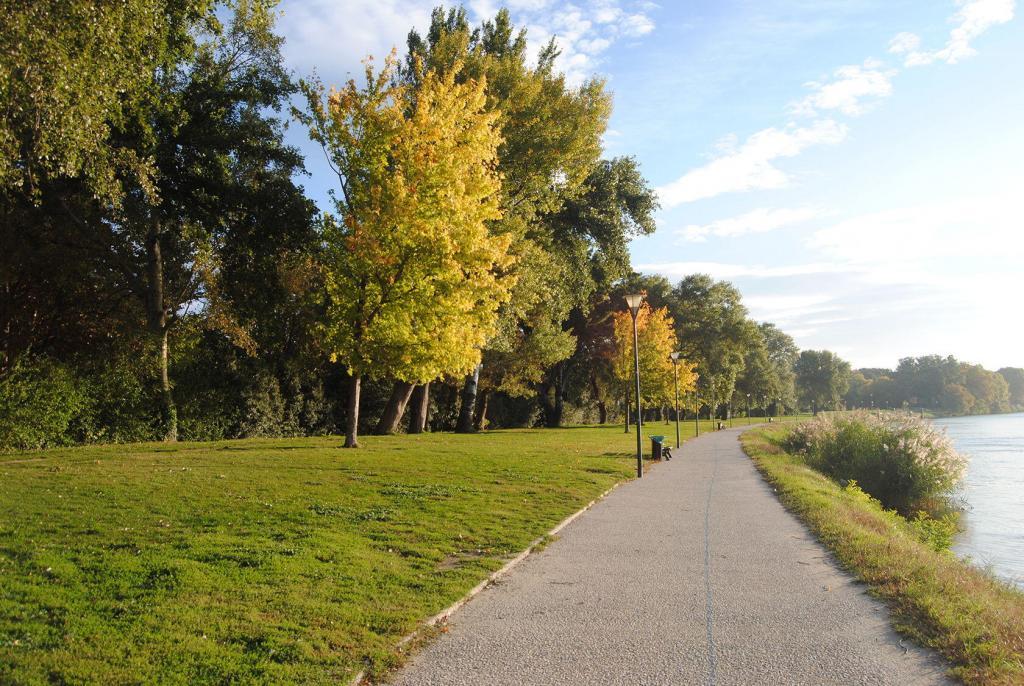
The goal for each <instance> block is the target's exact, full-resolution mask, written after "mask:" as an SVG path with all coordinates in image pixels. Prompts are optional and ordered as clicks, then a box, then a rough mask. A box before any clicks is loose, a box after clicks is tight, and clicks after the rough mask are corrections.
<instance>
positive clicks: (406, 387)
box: [373, 381, 413, 436]
mask: <svg viewBox="0 0 1024 686" xmlns="http://www.w3.org/2000/svg"><path fill="white" fill-rule="evenodd" d="M412 389H413V384H411V383H406V382H405V381H396V382H395V385H394V387H393V388H392V389H391V397H390V398H388V404H387V405H386V406H385V407H384V412H383V414H381V416H380V419H379V420H378V421H377V426H376V427H374V429H373V433H375V434H377V435H378V436H384V435H387V434H393V433H395V432H396V431H398V426H399V424H401V423H402V416H403V415H405V406H406V405H407V404H408V403H409V398H410V397H411V396H412Z"/></svg>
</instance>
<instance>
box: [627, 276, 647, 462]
mask: <svg viewBox="0 0 1024 686" xmlns="http://www.w3.org/2000/svg"><path fill="white" fill-rule="evenodd" d="M643 301H644V296H643V294H642V293H632V294H630V295H627V296H626V306H627V307H628V308H629V313H630V314H631V315H632V316H633V372H634V375H635V376H636V476H637V478H638V479H639V478H640V477H642V476H643V475H644V453H643V445H642V443H641V438H640V423H641V422H640V339H639V337H638V336H637V333H636V316H637V314H639V313H640V303H642V302H643Z"/></svg>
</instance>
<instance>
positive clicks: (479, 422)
mask: <svg viewBox="0 0 1024 686" xmlns="http://www.w3.org/2000/svg"><path fill="white" fill-rule="evenodd" d="M490 399H491V392H490V391H480V397H479V398H478V399H477V404H476V405H477V408H476V419H475V420H474V422H473V425H474V426H475V427H476V430H477V431H483V430H484V429H486V428H487V403H488V401H489V400H490Z"/></svg>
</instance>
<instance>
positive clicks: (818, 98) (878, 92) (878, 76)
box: [791, 60, 896, 117]
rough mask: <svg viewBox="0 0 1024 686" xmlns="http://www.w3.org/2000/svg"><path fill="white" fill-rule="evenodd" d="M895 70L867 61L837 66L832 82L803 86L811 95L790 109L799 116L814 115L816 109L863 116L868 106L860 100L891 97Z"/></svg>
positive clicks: (816, 111)
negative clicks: (809, 90) (860, 63)
mask: <svg viewBox="0 0 1024 686" xmlns="http://www.w3.org/2000/svg"><path fill="white" fill-rule="evenodd" d="M895 74H896V71H895V70H892V69H884V68H883V67H882V65H881V63H880V62H876V61H874V60H867V61H866V62H864V64H863V65H859V64H848V65H846V66H843V67H839V68H838V69H836V70H835V71H834V72H833V74H832V79H831V80H829V81H826V82H824V83H820V82H816V81H812V82H810V83H808V84H806V85H807V87H808V88H810V89H811V90H812V91H813V92H812V93H811V94H810V95H808V96H806V97H805V98H803V99H802V100H799V101H798V102H796V103H794V104H793V105H792V106H791V110H792V111H793V112H794V113H795V114H798V115H802V116H811V117H813V116H817V114H818V112H819V111H820V110H839V111H840V112H842V113H843V114H845V115H848V116H856V115H859V114H863V113H864V112H865V111H866V109H867V107H868V105H865V104H864V103H863V102H862V100H864V99H873V98H885V97H888V96H889V95H892V77H893V76H895Z"/></svg>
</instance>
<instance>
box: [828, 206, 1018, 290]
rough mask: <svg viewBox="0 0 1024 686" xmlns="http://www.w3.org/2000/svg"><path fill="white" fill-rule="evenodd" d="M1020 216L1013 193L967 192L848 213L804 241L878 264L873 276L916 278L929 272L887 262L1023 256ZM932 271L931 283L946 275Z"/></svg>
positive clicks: (850, 258) (837, 256)
mask: <svg viewBox="0 0 1024 686" xmlns="http://www.w3.org/2000/svg"><path fill="white" fill-rule="evenodd" d="M1022 216H1024V199H1021V197H1020V196H1019V195H1018V194H1016V193H1012V192H1001V193H992V194H990V195H984V196H968V197H962V198H956V199H952V200H947V201H945V202H936V203H935V204H932V205H927V206H921V207H902V208H894V209H890V210H885V211H882V212H874V213H871V214H866V215H862V216H859V217H853V218H851V219H847V220H844V221H841V222H839V223H838V224H836V225H834V226H831V227H828V228H826V229H822V230H820V231H817V232H816V233H815V234H814V235H813V236H812V237H811V238H810V240H809V241H808V246H809V247H811V248H813V249H815V250H819V251H821V252H822V253H823V254H824V255H825V256H827V257H829V258H832V259H839V260H844V261H846V262H849V263H860V264H871V265H880V266H882V267H883V269H880V270H877V271H878V272H879V274H878V278H877V279H875V280H876V281H881V280H884V279H887V278H888V279H896V280H904V278H905V277H906V276H907V275H908V274H909V276H910V278H911V279H912V280H916V281H920V280H922V279H926V278H928V275H926V274H919V273H914V272H916V271H918V270H914V271H913V272H909V273H908V272H906V271H904V270H895V269H890V268H889V267H891V266H892V265H893V264H894V263H903V262H908V261H913V262H914V263H918V264H919V263H921V262H922V261H925V260H929V259H941V258H957V259H966V258H969V257H975V258H986V257H995V256H999V257H1001V258H1011V257H1013V258H1021V259H1024V238H1022V237H1021V234H1020V221H1021V220H1020V218H1021V217H1022ZM889 272H892V275H891V276H890V277H886V274H887V273H889ZM933 276H934V279H931V280H933V281H934V282H936V283H938V282H941V281H942V280H943V279H944V278H945V276H944V275H941V274H937V275H933Z"/></svg>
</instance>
